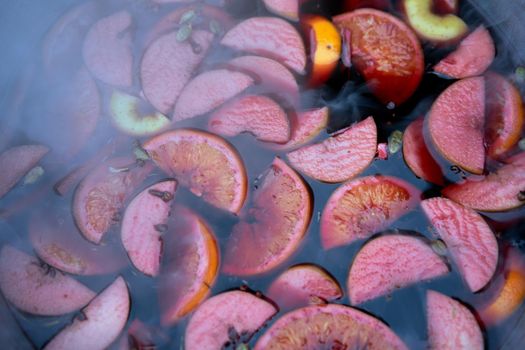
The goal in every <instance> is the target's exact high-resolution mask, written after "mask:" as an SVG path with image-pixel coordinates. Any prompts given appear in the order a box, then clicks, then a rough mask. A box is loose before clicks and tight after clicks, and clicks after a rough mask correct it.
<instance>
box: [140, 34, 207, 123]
mask: <svg viewBox="0 0 525 350" xmlns="http://www.w3.org/2000/svg"><path fill="white" fill-rule="evenodd" d="M177 35H178V32H177V31H174V32H171V33H168V34H165V35H163V36H161V37H159V38H158V39H156V40H155V41H153V42H152V43H151V44H150V45H149V47H148V48H147V49H146V51H145V52H144V56H143V58H142V62H141V66H140V79H141V83H142V90H143V91H144V95H145V96H146V98H147V99H148V101H149V102H150V103H151V104H152V105H153V107H155V108H156V109H158V110H159V111H160V112H162V113H165V114H167V113H170V112H171V110H172V109H173V106H174V105H175V101H177V98H178V97H179V96H180V94H181V92H182V90H183V89H184V86H186V84H187V83H188V81H189V80H190V78H191V76H192V74H193V71H194V70H195V69H196V68H197V66H198V65H199V64H200V63H201V61H202V60H203V59H204V57H205V56H206V53H207V52H208V50H209V48H210V45H211V43H212V40H213V34H211V33H210V32H207V31H204V30H195V31H193V32H192V34H191V40H192V42H193V44H192V43H190V41H189V40H186V41H183V42H181V41H179V40H177ZM197 46H198V47H199V50H197V49H196V47H197Z"/></svg>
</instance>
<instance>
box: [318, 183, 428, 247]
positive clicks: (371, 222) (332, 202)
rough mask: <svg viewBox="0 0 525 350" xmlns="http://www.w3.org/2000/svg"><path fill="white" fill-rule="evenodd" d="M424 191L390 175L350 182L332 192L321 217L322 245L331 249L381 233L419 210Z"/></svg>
mask: <svg viewBox="0 0 525 350" xmlns="http://www.w3.org/2000/svg"><path fill="white" fill-rule="evenodd" d="M420 197H421V192H420V191H419V190H417V189H416V188H414V187H413V186H412V185H410V184H409V183H407V182H405V181H403V180H401V179H397V178H395V177H390V176H381V175H375V176H368V177H363V178H359V179H356V180H353V181H350V182H348V183H346V184H344V185H342V186H341V187H339V188H338V189H337V190H335V191H334V193H332V195H331V196H330V199H328V202H327V203H326V206H325V208H324V210H323V214H322V216H321V224H320V225H321V227H320V231H321V243H322V245H323V248H325V249H330V248H334V247H339V246H342V245H345V244H350V243H352V242H355V241H356V240H360V239H365V238H368V237H370V236H371V235H372V234H374V233H376V232H379V231H381V230H383V229H385V228H387V227H388V226H390V224H392V223H393V222H394V221H396V220H397V219H399V218H400V217H401V216H403V215H404V214H406V213H407V212H409V211H410V210H412V209H413V208H415V207H416V205H417V204H418V202H419V199H420Z"/></svg>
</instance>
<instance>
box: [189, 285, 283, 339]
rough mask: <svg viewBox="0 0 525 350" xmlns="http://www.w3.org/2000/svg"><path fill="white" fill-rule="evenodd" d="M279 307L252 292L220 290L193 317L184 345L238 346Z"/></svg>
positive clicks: (259, 327)
mask: <svg viewBox="0 0 525 350" xmlns="http://www.w3.org/2000/svg"><path fill="white" fill-rule="evenodd" d="M277 311H278V310H277V308H276V307H275V306H274V305H272V304H271V303H269V302H268V301H266V300H264V299H262V298H259V297H257V296H255V295H252V294H251V293H249V292H243V291H238V290H234V291H229V292H224V293H220V294H218V295H216V296H214V297H212V298H210V299H208V300H206V301H205V302H204V303H203V304H202V305H201V306H199V308H198V309H197V310H196V311H195V313H194V314H193V316H192V317H191V319H190V321H189V323H188V326H187V327H186V334H185V336H184V345H185V348H186V349H224V348H227V347H228V346H232V347H233V348H234V349H236V347H237V349H238V348H239V347H238V346H241V345H242V343H248V341H249V340H250V338H251V337H252V336H253V335H254V334H255V333H256V332H257V331H258V330H259V329H261V328H262V327H263V326H264V324H265V323H266V322H267V321H268V320H270V319H271V318H272V317H273V316H274V315H275V314H276V313H277Z"/></svg>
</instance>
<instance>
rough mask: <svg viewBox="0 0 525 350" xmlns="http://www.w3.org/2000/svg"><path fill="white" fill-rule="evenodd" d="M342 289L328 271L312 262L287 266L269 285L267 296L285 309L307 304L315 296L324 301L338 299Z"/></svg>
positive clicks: (341, 294)
mask: <svg viewBox="0 0 525 350" xmlns="http://www.w3.org/2000/svg"><path fill="white" fill-rule="evenodd" d="M342 296H343V291H342V290H341V287H340V286H339V283H337V280H336V279H335V278H334V277H333V276H332V275H330V273H329V272H328V271H326V270H325V269H323V268H322V267H320V266H317V265H314V264H299V265H295V266H292V267H290V268H288V269H287V270H286V271H284V272H283V273H282V274H280V275H279V276H278V277H277V278H276V279H275V280H274V281H273V282H272V284H271V285H270V288H269V289H268V297H269V298H270V299H272V300H273V301H275V302H276V303H277V305H279V306H280V307H281V308H285V309H295V308H297V307H301V306H307V305H308V304H310V303H311V302H312V301H313V300H315V298H318V299H321V300H323V301H326V302H331V301H334V300H337V299H340V298H341V297H342Z"/></svg>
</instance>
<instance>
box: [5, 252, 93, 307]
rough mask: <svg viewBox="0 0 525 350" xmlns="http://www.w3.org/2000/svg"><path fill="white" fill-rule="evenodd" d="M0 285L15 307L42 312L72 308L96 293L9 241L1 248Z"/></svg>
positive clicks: (82, 304)
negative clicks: (13, 245) (15, 246)
mask: <svg viewBox="0 0 525 350" xmlns="http://www.w3.org/2000/svg"><path fill="white" fill-rule="evenodd" d="M0 289H1V290H2V293H3V294H4V296H5V297H6V299H7V300H9V302H11V303H12V304H13V305H14V306H16V307H17V308H18V309H20V310H22V311H25V312H29V313H31V314H35V315H45V316H58V315H63V314H67V313H70V312H73V311H75V310H78V309H80V308H81V307H83V306H84V305H86V304H87V303H88V302H89V301H90V300H91V299H92V298H93V297H94V296H95V293H94V292H93V291H91V290H90V289H89V288H87V287H86V286H84V285H83V284H82V283H80V282H78V281H77V280H75V279H73V278H72V277H69V276H67V275H64V274H63V273H61V272H59V271H56V270H54V269H53V268H52V267H49V266H47V265H45V264H44V263H42V262H40V261H38V259H36V258H35V257H32V256H29V255H27V254H26V253H23V252H21V251H19V250H18V249H15V248H13V247H11V246H9V245H6V246H4V247H2V250H0Z"/></svg>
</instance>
